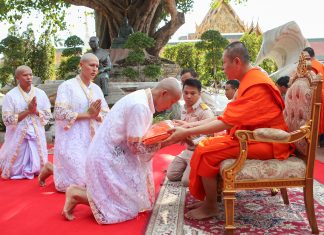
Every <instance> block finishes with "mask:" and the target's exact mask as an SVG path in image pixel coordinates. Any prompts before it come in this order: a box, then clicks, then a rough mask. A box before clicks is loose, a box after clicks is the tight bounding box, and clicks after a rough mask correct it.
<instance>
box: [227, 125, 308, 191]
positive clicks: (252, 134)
mask: <svg viewBox="0 0 324 235" xmlns="http://www.w3.org/2000/svg"><path fill="white" fill-rule="evenodd" d="M310 124H311V121H308V122H307V123H306V124H305V125H303V126H301V127H300V128H299V130H296V131H293V132H286V131H283V130H280V129H275V128H258V129H255V130H254V131H248V130H238V131H236V132H235V135H236V137H237V138H238V140H239V142H240V156H239V157H238V158H237V159H236V161H235V162H234V163H233V164H232V165H231V166H229V167H228V168H226V169H224V170H223V172H222V176H223V179H224V187H225V189H233V188H234V181H235V175H236V174H237V173H238V172H239V171H240V170H241V169H242V167H243V165H244V162H245V160H246V158H247V154H248V141H257V142H271V143H287V144H288V143H293V142H296V141H298V140H300V139H303V138H306V139H307V140H309V138H310V126H311V125H310Z"/></svg>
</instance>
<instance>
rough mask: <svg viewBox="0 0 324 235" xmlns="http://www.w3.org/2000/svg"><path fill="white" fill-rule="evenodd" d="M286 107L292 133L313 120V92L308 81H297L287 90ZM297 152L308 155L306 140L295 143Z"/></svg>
mask: <svg viewBox="0 0 324 235" xmlns="http://www.w3.org/2000/svg"><path fill="white" fill-rule="evenodd" d="M285 102H286V105H285V106H286V107H285V110H284V117H285V121H286V123H287V125H288V130H289V131H290V132H292V131H295V130H298V129H299V128H300V127H301V126H302V125H304V124H305V123H306V121H307V120H309V119H310V118H311V111H312V110H311V107H312V90H311V88H310V84H309V81H308V79H306V78H298V79H296V80H295V81H294V82H293V84H292V85H291V86H290V88H289V89H288V90H287V94H286V98H285ZM295 145H296V147H297V150H298V151H299V152H301V153H303V154H304V155H306V154H307V143H306V140H305V139H302V140H300V141H297V142H296V143H295Z"/></svg>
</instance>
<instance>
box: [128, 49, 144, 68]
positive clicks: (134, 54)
mask: <svg viewBox="0 0 324 235" xmlns="http://www.w3.org/2000/svg"><path fill="white" fill-rule="evenodd" d="M144 61H145V54H144V52H143V51H141V50H140V51H131V52H129V53H128V56H127V58H126V62H127V63H128V64H131V65H134V64H135V65H137V64H142V63H143V62H144Z"/></svg>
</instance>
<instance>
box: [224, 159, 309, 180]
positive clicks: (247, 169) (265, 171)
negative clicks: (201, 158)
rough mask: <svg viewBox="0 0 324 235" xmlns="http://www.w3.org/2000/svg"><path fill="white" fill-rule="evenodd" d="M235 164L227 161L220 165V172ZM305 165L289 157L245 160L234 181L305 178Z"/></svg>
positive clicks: (230, 160)
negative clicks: (284, 158) (283, 158)
mask: <svg viewBox="0 0 324 235" xmlns="http://www.w3.org/2000/svg"><path fill="white" fill-rule="evenodd" d="M234 162H235V159H227V160H224V161H223V162H222V163H221V171H223V170H224V169H225V168H227V167H229V166H230V165H232V164H233V163H234ZM305 172H306V164H305V162H304V161H303V160H302V159H300V158H297V157H289V158H288V159H286V160H278V159H271V160H254V159H247V160H246V161H245V163H244V166H243V168H242V170H241V171H240V172H238V173H237V175H236V178H235V179H236V180H259V179H287V178H303V177H305Z"/></svg>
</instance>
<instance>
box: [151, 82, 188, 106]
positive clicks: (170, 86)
mask: <svg viewBox="0 0 324 235" xmlns="http://www.w3.org/2000/svg"><path fill="white" fill-rule="evenodd" d="M181 94H182V91H181V86H180V83H179V82H178V80H177V79H175V78H173V77H169V78H164V79H163V80H161V81H160V82H159V83H158V84H157V86H156V87H154V88H153V89H152V96H153V102H154V107H155V109H156V110H157V111H158V112H161V111H164V110H167V109H169V108H171V106H172V105H173V104H174V103H176V102H177V101H178V100H179V99H180V98H181Z"/></svg>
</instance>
